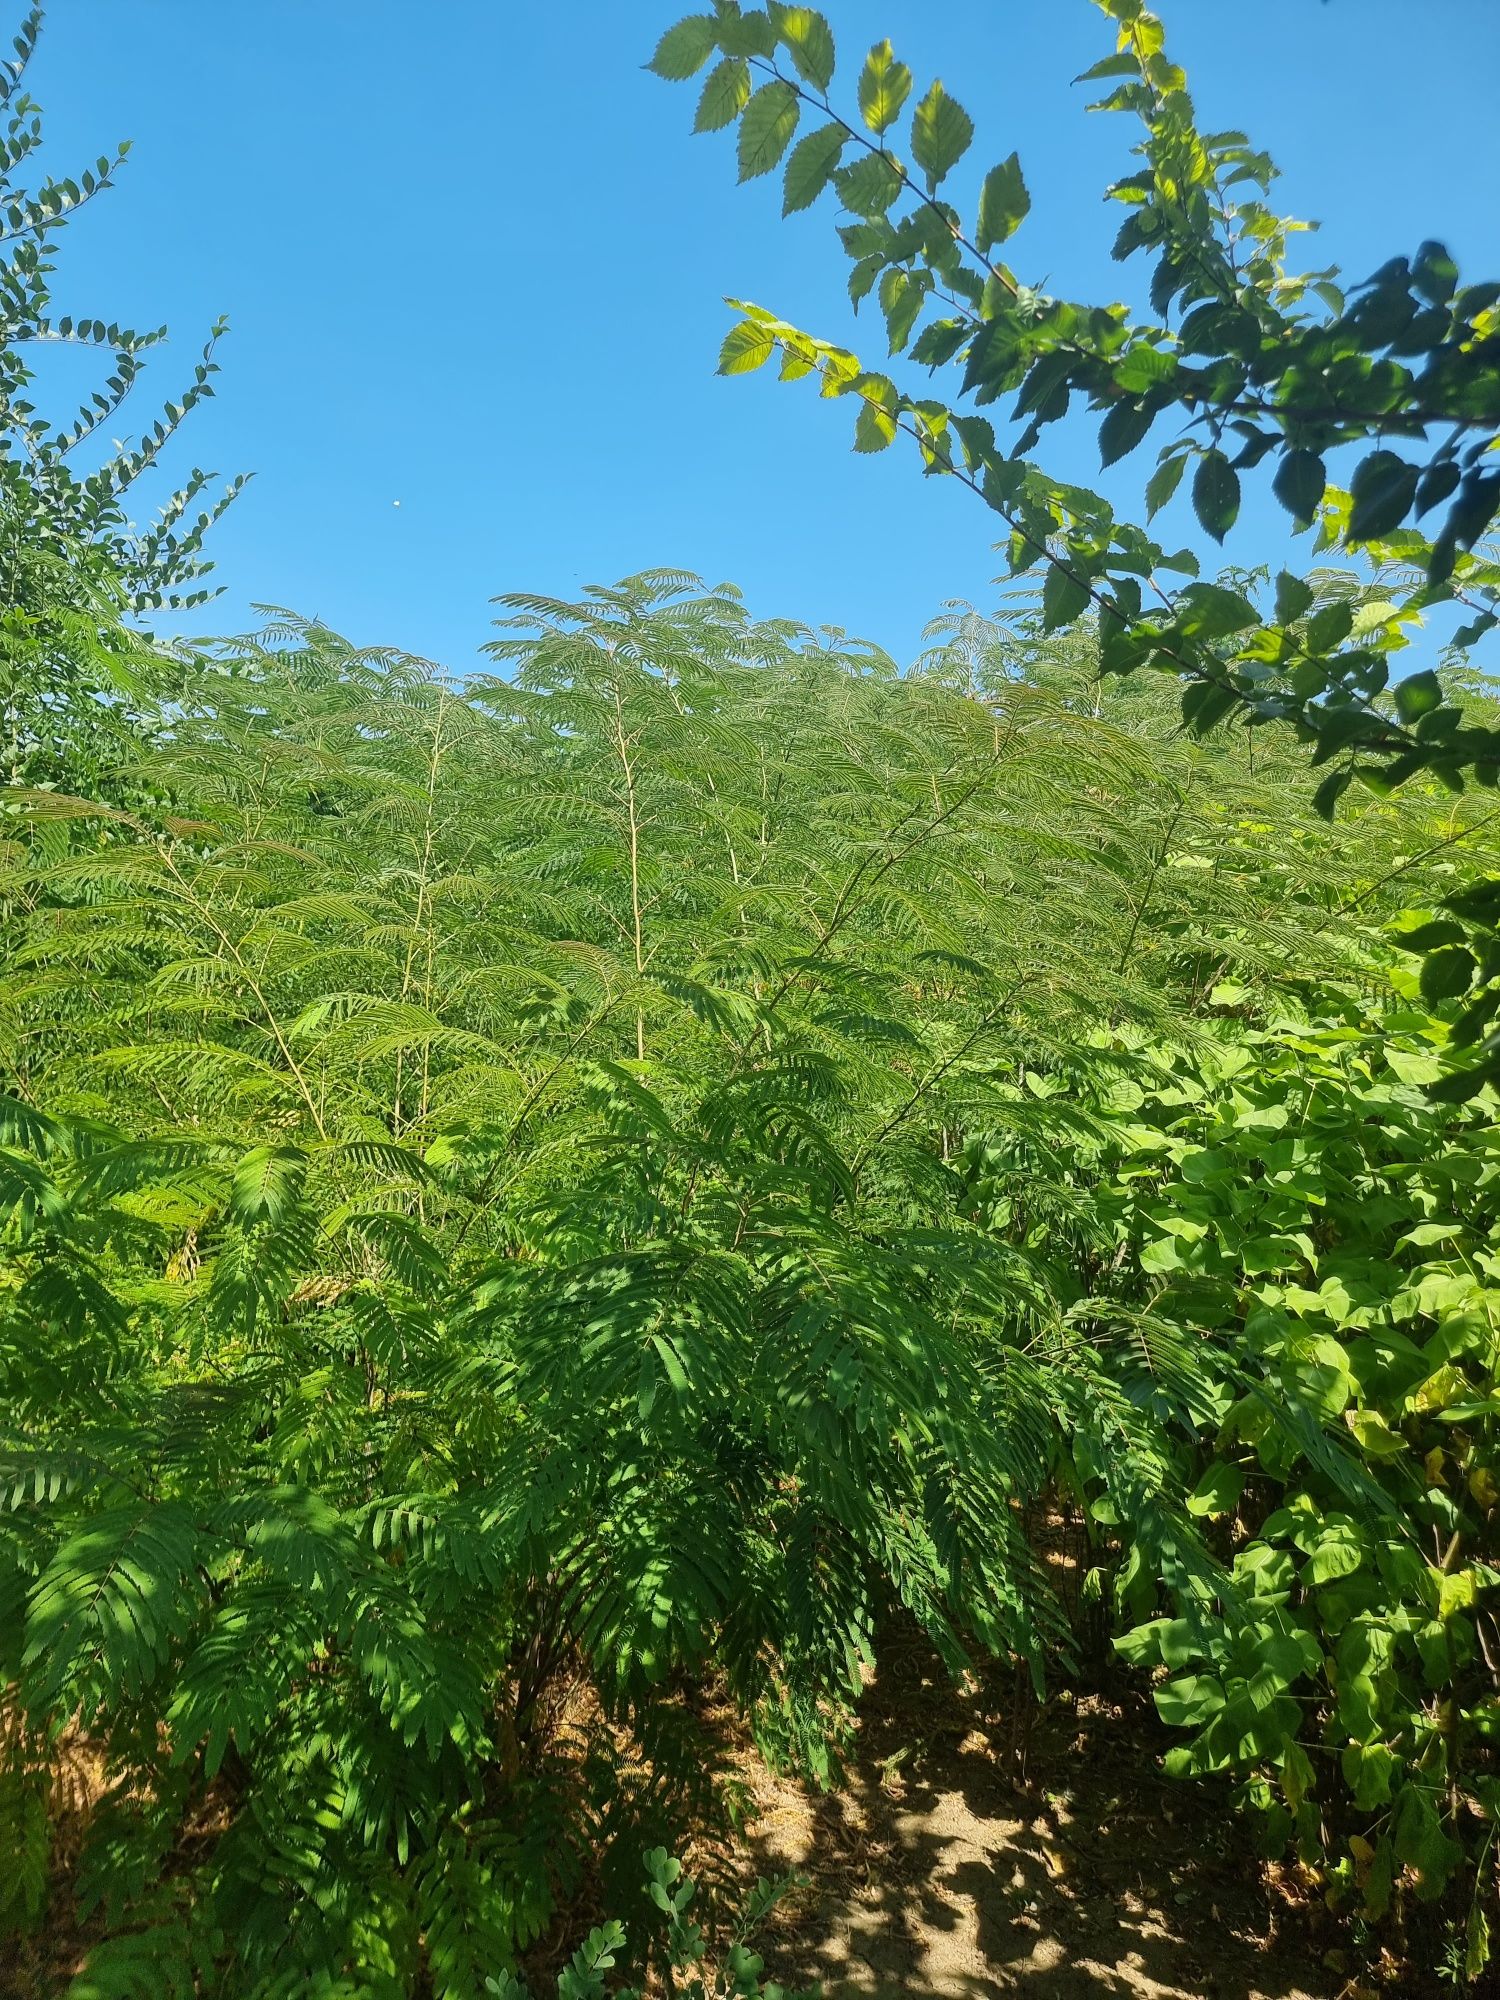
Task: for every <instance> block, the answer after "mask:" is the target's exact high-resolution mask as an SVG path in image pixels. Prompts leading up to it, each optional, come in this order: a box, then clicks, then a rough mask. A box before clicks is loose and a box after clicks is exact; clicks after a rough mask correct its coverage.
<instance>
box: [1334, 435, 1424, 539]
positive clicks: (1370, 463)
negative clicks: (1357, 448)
mask: <svg viewBox="0 0 1500 2000" xmlns="http://www.w3.org/2000/svg"><path fill="white" fill-rule="evenodd" d="M1418 476H1419V473H1418V468H1417V467H1416V466H1415V465H1409V464H1408V463H1407V461H1406V460H1405V459H1404V458H1402V457H1401V456H1400V455H1399V453H1397V452H1394V451H1372V452H1371V453H1370V455H1369V456H1368V457H1367V458H1362V459H1361V460H1360V462H1359V464H1358V465H1357V466H1356V467H1355V468H1354V477H1353V479H1352V480H1351V481H1350V484H1349V497H1350V499H1351V500H1352V502H1353V506H1352V507H1351V509H1350V512H1349V527H1348V530H1347V532H1346V534H1345V537H1344V539H1345V541H1346V542H1369V541H1374V540H1375V539H1377V538H1378V537H1379V536H1381V535H1388V534H1389V533H1390V532H1391V530H1392V529H1393V528H1399V527H1400V525H1401V523H1402V522H1403V521H1404V520H1405V519H1406V516H1407V514H1408V512H1409V511H1410V508H1411V504H1412V501H1413V500H1414V499H1415V497H1416V491H1417V479H1418Z"/></svg>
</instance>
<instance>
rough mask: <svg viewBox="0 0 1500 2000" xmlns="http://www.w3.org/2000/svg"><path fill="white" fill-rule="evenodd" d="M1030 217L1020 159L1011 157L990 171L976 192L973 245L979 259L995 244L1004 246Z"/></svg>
mask: <svg viewBox="0 0 1500 2000" xmlns="http://www.w3.org/2000/svg"><path fill="white" fill-rule="evenodd" d="M1030 213H1031V196H1030V194H1029V193H1028V192H1027V188H1026V182H1025V179H1024V177H1023V176H1022V173H1021V159H1020V155H1019V154H1018V153H1012V154H1011V155H1010V157H1009V158H1008V159H1005V160H1002V161H1001V162H1000V164H999V166H998V167H991V168H990V170H989V172H988V173H987V174H986V175H985V177H984V185H983V187H981V189H980V190H979V221H978V224H977V226H976V230H975V236H974V242H975V245H976V247H977V248H978V250H979V254H980V255H981V256H982V257H987V256H988V255H989V253H990V251H991V250H993V249H994V247H995V245H996V244H997V243H1005V242H1007V241H1008V240H1009V239H1010V238H1011V237H1012V236H1014V235H1015V233H1016V231H1017V230H1018V229H1019V228H1020V226H1021V224H1022V223H1023V222H1024V221H1025V220H1026V218H1027V216H1028V215H1029V214H1030Z"/></svg>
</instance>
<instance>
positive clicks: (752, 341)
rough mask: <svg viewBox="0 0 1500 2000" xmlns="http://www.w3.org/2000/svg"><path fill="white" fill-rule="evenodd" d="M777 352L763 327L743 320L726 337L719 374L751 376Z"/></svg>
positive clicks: (721, 351) (720, 350) (751, 321)
mask: <svg viewBox="0 0 1500 2000" xmlns="http://www.w3.org/2000/svg"><path fill="white" fill-rule="evenodd" d="M775 352H776V343H775V341H774V340H773V339H772V338H771V336H770V334H769V333H767V331H766V329H765V328H764V327H763V326H757V325H756V324H755V322H754V321H753V320H748V319H747V320H741V322H740V324H739V325H738V326H732V327H731V328H730V329H729V331H728V333H726V334H725V336H724V344H723V346H722V347H721V348H720V349H719V373H720V374H721V375H748V374H751V373H752V372H753V371H754V370H755V369H757V368H760V367H763V366H764V365H765V363H766V362H767V361H769V360H770V358H771V356H772V355H773V354H774V353H775Z"/></svg>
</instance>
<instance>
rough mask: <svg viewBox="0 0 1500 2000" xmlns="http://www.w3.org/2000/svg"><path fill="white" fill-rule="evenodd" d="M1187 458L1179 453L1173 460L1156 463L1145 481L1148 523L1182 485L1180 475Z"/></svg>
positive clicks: (1184, 468) (1184, 469)
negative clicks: (1154, 468)
mask: <svg viewBox="0 0 1500 2000" xmlns="http://www.w3.org/2000/svg"><path fill="white" fill-rule="evenodd" d="M1187 464H1188V461H1187V456H1186V454H1185V453H1179V454H1178V455H1177V456H1176V457H1175V458H1163V459H1161V460H1159V461H1158V463H1157V467H1156V470H1155V471H1154V472H1153V473H1152V475H1151V477H1150V478H1149V479H1148V480H1147V481H1146V519H1147V520H1148V521H1149V520H1151V519H1153V518H1154V516H1155V515H1157V514H1159V513H1160V512H1161V510H1162V508H1163V507H1165V506H1166V504H1167V502H1168V501H1169V500H1170V499H1171V497H1172V495H1173V494H1174V493H1175V492H1176V491H1177V489H1178V487H1179V486H1180V485H1181V484H1182V475H1183V473H1184V472H1186V470H1187Z"/></svg>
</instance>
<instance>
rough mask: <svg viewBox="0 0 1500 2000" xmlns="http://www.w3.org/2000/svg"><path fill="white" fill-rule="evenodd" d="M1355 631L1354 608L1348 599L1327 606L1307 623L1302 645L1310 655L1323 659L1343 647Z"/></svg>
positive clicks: (1315, 613)
mask: <svg viewBox="0 0 1500 2000" xmlns="http://www.w3.org/2000/svg"><path fill="white" fill-rule="evenodd" d="M1353 630H1354V606H1353V605H1352V604H1350V603H1349V602H1348V600H1347V599H1346V598H1340V599H1339V600H1338V601H1337V602H1335V603H1333V604H1325V605H1324V606H1323V607H1322V608H1321V610H1318V611H1315V612H1314V613H1313V615H1312V617H1311V618H1309V619H1308V621H1307V629H1306V631H1305V632H1304V633H1303V635H1302V643H1303V645H1304V646H1305V647H1306V649H1307V651H1308V652H1309V653H1312V654H1314V655H1316V656H1317V657H1318V658H1322V657H1323V656H1324V655H1326V654H1328V653H1331V652H1332V651H1333V650H1334V648H1335V647H1337V646H1341V645H1342V644H1343V643H1344V641H1345V640H1346V639H1347V638H1348V636H1349V634H1350V633H1351V632H1352V631H1353Z"/></svg>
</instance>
